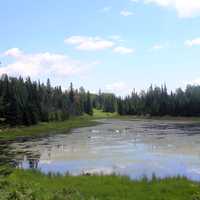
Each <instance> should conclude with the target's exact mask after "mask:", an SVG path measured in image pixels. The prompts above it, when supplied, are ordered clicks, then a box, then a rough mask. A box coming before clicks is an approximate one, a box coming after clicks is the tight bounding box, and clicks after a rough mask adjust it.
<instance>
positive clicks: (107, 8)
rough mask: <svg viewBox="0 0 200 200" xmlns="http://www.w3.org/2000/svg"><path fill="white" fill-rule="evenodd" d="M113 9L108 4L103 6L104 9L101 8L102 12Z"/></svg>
mask: <svg viewBox="0 0 200 200" xmlns="http://www.w3.org/2000/svg"><path fill="white" fill-rule="evenodd" d="M111 9H112V7H111V6H106V7H104V8H102V9H100V12H103V13H106V12H109V11H110V10H111Z"/></svg>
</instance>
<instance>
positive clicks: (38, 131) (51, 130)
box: [0, 109, 200, 140]
mask: <svg viewBox="0 0 200 200" xmlns="http://www.w3.org/2000/svg"><path fill="white" fill-rule="evenodd" d="M105 118H111V119H120V120H129V121H131V120H171V121H186V122H197V123H199V122H200V117H171V116H164V117H145V116H120V115H118V114H117V113H105V112H102V111H101V110H96V109H94V115H93V116H89V115H83V116H80V117H74V118H71V119H69V120H66V121H62V122H48V123H39V124H37V125H34V126H29V127H25V126H21V127H15V128H6V129H1V128H0V140H12V139H15V138H17V137H36V136H42V135H45V134H55V133H62V132H65V133H67V132H68V131H69V130H70V129H72V128H78V127H86V126H92V125H95V124H97V122H95V121H94V120H95V119H105Z"/></svg>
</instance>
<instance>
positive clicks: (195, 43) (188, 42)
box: [185, 38, 200, 47]
mask: <svg viewBox="0 0 200 200" xmlns="http://www.w3.org/2000/svg"><path fill="white" fill-rule="evenodd" d="M185 45H186V46H188V47H192V46H200V38H195V39H192V40H186V41H185Z"/></svg>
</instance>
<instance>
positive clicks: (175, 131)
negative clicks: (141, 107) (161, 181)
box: [0, 119, 200, 180]
mask: <svg viewBox="0 0 200 200" xmlns="http://www.w3.org/2000/svg"><path fill="white" fill-rule="evenodd" d="M102 122H104V123H103V124H100V125H97V126H94V127H88V128H79V129H74V130H73V131H71V133H70V134H59V135H54V136H48V137H45V138H39V139H31V140H26V141H21V142H20V141H15V142H12V143H10V144H3V143H2V144H0V151H1V152H2V153H1V161H3V162H10V161H12V163H13V164H14V165H16V166H18V167H23V168H38V169H40V170H41V171H43V172H60V173H65V172H69V173H71V174H74V175H78V174H81V173H104V174H110V173H113V172H115V173H117V174H121V175H128V176H130V177H131V178H140V177H141V176H144V175H145V176H147V177H151V176H152V174H153V173H154V174H156V176H158V177H161V178H162V177H166V176H177V175H184V176H187V177H188V178H190V179H193V180H200V124H192V123H186V122H172V121H156V120H151V121H142V120H140V121H120V120H111V119H109V120H102ZM3 152H4V153H3ZM5 152H6V153H5ZM4 160H5V161H4Z"/></svg>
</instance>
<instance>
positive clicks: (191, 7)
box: [144, 0, 200, 18]
mask: <svg viewBox="0 0 200 200" xmlns="http://www.w3.org/2000/svg"><path fill="white" fill-rule="evenodd" d="M144 2H145V3H155V4H157V5H159V6H162V7H168V8H173V9H175V10H176V12H177V14H178V16H179V17H181V18H187V17H195V16H198V15H200V1H199V0H144Z"/></svg>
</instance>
